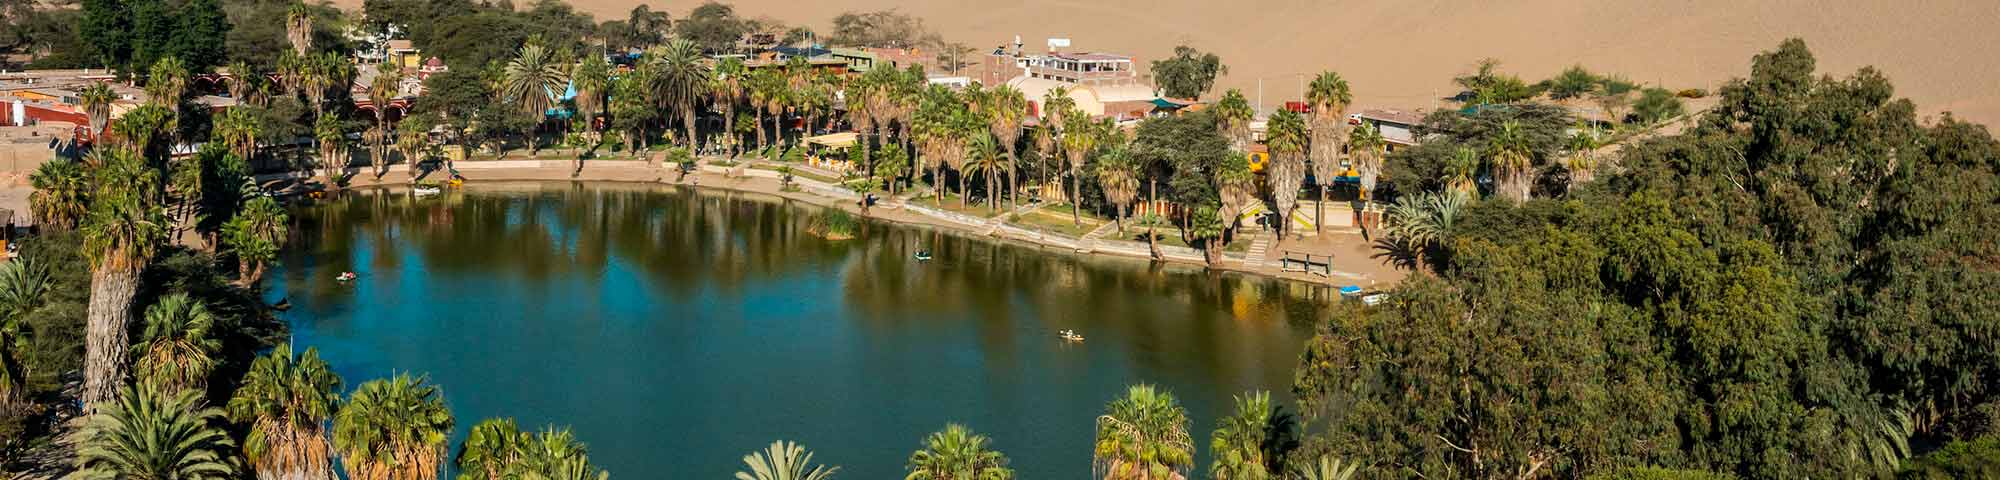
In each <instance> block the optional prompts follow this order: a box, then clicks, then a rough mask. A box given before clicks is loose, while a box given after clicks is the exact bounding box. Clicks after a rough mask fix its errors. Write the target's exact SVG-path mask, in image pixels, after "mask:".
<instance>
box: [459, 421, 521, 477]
mask: <svg viewBox="0 0 2000 480" xmlns="http://www.w3.org/2000/svg"><path fill="white" fill-rule="evenodd" d="M528 441H529V435H527V434H524V433H521V427H520V426H519V425H518V424H516V423H514V419H512V418H489V419H485V420H481V421H479V423H477V424H474V425H472V430H471V431H470V432H469V433H467V434H466V436H465V444H464V445H462V446H460V447H459V449H458V459H457V460H456V461H455V463H457V464H458V470H459V474H458V477H459V480H480V479H484V480H503V479H506V478H508V475H511V474H513V473H515V472H514V470H515V469H516V468H518V466H517V464H519V463H520V462H521V460H522V458H521V457H522V454H521V451H522V444H523V443H527V442H528Z"/></svg>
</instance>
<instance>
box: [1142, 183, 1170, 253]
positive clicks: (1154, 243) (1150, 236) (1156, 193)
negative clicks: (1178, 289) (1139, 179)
mask: <svg viewBox="0 0 2000 480" xmlns="http://www.w3.org/2000/svg"><path fill="white" fill-rule="evenodd" d="M1146 190H1147V191H1148V192H1149V193H1147V194H1146V197H1147V198H1150V199H1152V202H1151V204H1150V205H1147V206H1146V209H1147V210H1148V211H1153V210H1155V209H1158V208H1159V207H1160V181H1159V180H1158V179H1154V178H1147V179H1146ZM1152 213H1153V214H1154V215H1155V216H1158V214H1159V212H1157V211H1153V212H1152ZM1159 220H1160V219H1158V218H1155V219H1154V220H1153V221H1151V222H1146V250H1148V251H1149V253H1151V254H1152V255H1153V259H1154V260H1166V259H1167V256H1166V255H1162V254H1160V235H1159V234H1158V233H1155V230H1154V228H1153V226H1154V225H1157V224H1159V223H1160V222H1159Z"/></svg>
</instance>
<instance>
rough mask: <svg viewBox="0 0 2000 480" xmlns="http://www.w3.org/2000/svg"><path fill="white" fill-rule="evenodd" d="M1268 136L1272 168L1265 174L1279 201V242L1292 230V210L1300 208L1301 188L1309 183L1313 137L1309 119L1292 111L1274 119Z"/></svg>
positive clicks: (1281, 111) (1275, 197)
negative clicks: (1307, 122) (1308, 156)
mask: <svg viewBox="0 0 2000 480" xmlns="http://www.w3.org/2000/svg"><path fill="white" fill-rule="evenodd" d="M1265 132H1266V133H1265V134H1264V138H1265V140H1264V143H1265V144H1266V145H1268V146H1270V150H1271V164H1270V165H1269V166H1267V167H1265V169H1264V173H1266V174H1267V175H1269V176H1268V177H1267V178H1269V180H1270V184H1271V185H1270V186H1271V196H1272V197H1273V199H1274V200H1277V205H1275V206H1276V207H1277V208H1278V212H1277V213H1278V238H1280V239H1282V238H1285V233H1287V232H1289V231H1290V230H1291V225H1292V209H1293V208H1297V207H1298V201H1299V186H1300V185H1301V184H1302V182H1305V179H1306V149H1307V148H1309V147H1308V145H1307V141H1308V140H1309V137H1310V136H1311V135H1312V134H1311V132H1309V131H1307V130H1306V120H1305V118H1304V117H1302V116H1300V115H1299V114H1298V113H1296V112H1293V111H1290V110H1280V111H1278V113H1276V114H1273V115H1271V123H1270V126H1269V127H1267V129H1266V130H1265Z"/></svg>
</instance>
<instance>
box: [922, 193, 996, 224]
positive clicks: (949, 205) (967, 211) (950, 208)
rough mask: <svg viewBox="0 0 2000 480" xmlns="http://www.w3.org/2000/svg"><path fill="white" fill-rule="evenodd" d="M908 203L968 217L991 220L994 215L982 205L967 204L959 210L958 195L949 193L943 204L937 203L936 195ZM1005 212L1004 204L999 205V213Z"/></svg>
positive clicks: (945, 196)
mask: <svg viewBox="0 0 2000 480" xmlns="http://www.w3.org/2000/svg"><path fill="white" fill-rule="evenodd" d="M908 203H910V204H912V205H919V206H923V207H926V208H935V209H938V210H944V211H947V212H953V213H958V214H962V215H970V216H974V217H979V218H993V215H994V212H993V211H992V209H990V208H987V207H986V204H984V203H967V204H966V205H965V207H964V208H960V207H959V206H958V195H957V194H954V193H951V192H945V194H944V202H942V203H940V202H938V197H937V196H936V195H924V196H921V197H917V198H913V199H910V201H909V202H908ZM1006 212H1007V206H1006V205H1004V204H1003V205H1001V206H1000V212H999V213H1006Z"/></svg>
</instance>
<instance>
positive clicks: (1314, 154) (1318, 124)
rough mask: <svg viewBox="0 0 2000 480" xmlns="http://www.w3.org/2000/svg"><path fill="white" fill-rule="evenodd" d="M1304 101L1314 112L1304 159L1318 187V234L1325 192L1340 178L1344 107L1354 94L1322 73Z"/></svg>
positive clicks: (1315, 217) (1315, 211)
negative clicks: (1310, 135)
mask: <svg viewBox="0 0 2000 480" xmlns="http://www.w3.org/2000/svg"><path fill="white" fill-rule="evenodd" d="M1306 101H1307V102H1310V103H1311V104H1312V109H1313V116H1312V142H1311V143H1312V151H1311V152H1310V153H1309V154H1308V155H1307V157H1308V159H1310V160H1311V161H1312V169H1313V178H1314V179H1317V180H1318V182H1316V183H1318V184H1319V205H1318V206H1315V207H1313V229H1315V230H1317V229H1319V228H1320V227H1319V226H1320V225H1324V224H1325V223H1326V207H1325V206H1326V189H1327V187H1330V186H1332V185H1333V179H1334V178H1335V177H1338V176H1340V152H1341V148H1340V147H1341V141H1342V140H1346V139H1347V135H1343V134H1342V132H1341V130H1342V129H1345V128H1347V105H1348V104H1350V103H1353V101H1354V93H1353V91H1352V90H1349V89H1348V88H1347V79H1344V78H1341V77H1340V74H1339V73H1335V72H1331V71H1328V72H1321V73H1320V74H1319V76H1318V77H1314V78H1313V81H1312V85H1311V86H1309V87H1308V88H1307V90H1306Z"/></svg>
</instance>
